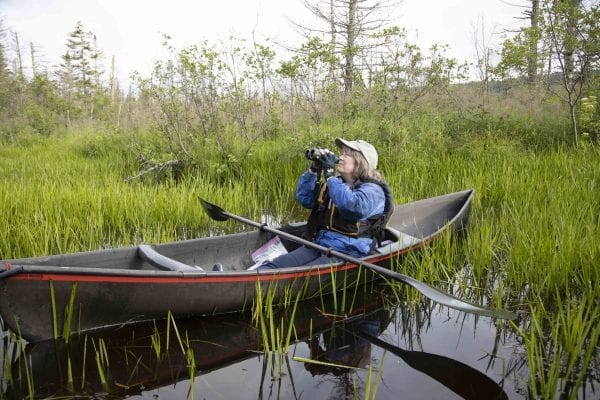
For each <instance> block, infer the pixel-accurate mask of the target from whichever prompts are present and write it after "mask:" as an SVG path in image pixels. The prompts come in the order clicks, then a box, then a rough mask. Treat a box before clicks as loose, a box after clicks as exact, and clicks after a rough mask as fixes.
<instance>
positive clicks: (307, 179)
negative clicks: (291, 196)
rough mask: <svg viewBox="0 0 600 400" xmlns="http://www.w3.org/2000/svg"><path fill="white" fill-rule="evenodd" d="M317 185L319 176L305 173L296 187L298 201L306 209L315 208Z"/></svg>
mask: <svg viewBox="0 0 600 400" xmlns="http://www.w3.org/2000/svg"><path fill="white" fill-rule="evenodd" d="M316 184H317V174H313V173H311V172H310V171H305V172H304V173H303V174H302V175H300V178H298V184H297V185H296V200H298V202H299V203H300V204H301V205H302V207H304V208H313V205H314V202H315V185H316Z"/></svg>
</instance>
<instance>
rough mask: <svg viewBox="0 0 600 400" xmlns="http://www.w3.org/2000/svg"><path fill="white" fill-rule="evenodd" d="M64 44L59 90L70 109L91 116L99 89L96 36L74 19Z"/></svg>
mask: <svg viewBox="0 0 600 400" xmlns="http://www.w3.org/2000/svg"><path fill="white" fill-rule="evenodd" d="M66 46H67V51H66V52H65V54H64V55H63V56H62V59H63V63H62V64H61V66H60V69H59V71H58V76H59V79H60V88H61V91H62V93H63V95H64V96H65V99H66V101H67V104H69V105H70V107H71V108H72V111H77V112H79V111H83V112H85V113H86V114H89V115H90V116H91V117H94V104H95V97H96V95H98V94H99V93H101V91H102V87H101V76H102V72H101V70H100V66H99V62H100V59H101V56H102V53H101V52H100V51H99V50H98V49H97V47H96V36H95V35H94V34H93V33H92V32H90V31H86V30H85V29H84V28H83V25H82V23H81V21H78V22H77V24H76V25H75V29H74V30H73V31H72V32H71V33H70V34H69V37H68V38H67V44H66Z"/></svg>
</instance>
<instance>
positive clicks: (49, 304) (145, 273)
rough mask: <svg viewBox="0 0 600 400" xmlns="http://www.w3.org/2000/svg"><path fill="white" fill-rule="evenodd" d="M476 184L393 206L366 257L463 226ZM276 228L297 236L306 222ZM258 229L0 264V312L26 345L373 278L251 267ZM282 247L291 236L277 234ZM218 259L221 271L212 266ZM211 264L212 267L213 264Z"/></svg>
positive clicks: (323, 269)
mask: <svg viewBox="0 0 600 400" xmlns="http://www.w3.org/2000/svg"><path fill="white" fill-rule="evenodd" d="M473 196H474V191H473V190H470V189H469V190H464V191H460V192H456V193H451V194H446V195H442V196H437V197H433V198H429V199H423V200H418V201H415V202H412V203H407V204H403V205H397V206H396V208H395V210H394V214H393V215H392V217H391V218H390V221H389V223H388V228H387V229H386V237H385V240H384V241H383V242H382V245H381V246H380V247H379V248H378V249H376V250H375V251H374V252H373V253H372V254H371V255H369V256H368V257H365V258H364V260H365V261H367V262H369V263H372V264H376V265H377V266H380V267H384V268H392V267H393V268H394V269H397V268H398V266H399V264H398V263H399V262H401V260H402V257H403V256H404V255H405V254H406V253H408V252H412V251H415V250H418V249H420V248H422V247H424V246H426V245H428V244H429V243H431V242H432V241H433V240H434V239H436V238H437V237H439V236H440V235H441V234H442V233H444V232H446V231H450V232H454V231H460V230H462V229H464V227H465V226H466V224H467V221H468V218H469V213H470V209H471V203H472V199H473ZM280 230H281V231H283V232H287V233H290V234H294V235H300V234H301V232H302V231H303V230H304V224H301V223H300V224H290V225H286V226H283V227H281V228H280ZM273 239H274V235H273V233H272V232H269V231H265V230H264V229H263V230H261V229H257V230H253V231H248V232H242V233H235V234H230V235H221V236H211V237H206V238H198V239H192V240H185V241H177V242H172V243H163V244H156V245H140V246H131V247H124V248H117V249H103V250H97V251H90V252H81V253H71V254H61V255H51V256H44V257H33V258H24V259H15V260H4V261H1V262H0V265H3V267H4V270H3V271H2V272H0V314H1V316H2V319H3V321H4V324H5V326H7V327H8V328H10V329H11V330H12V331H13V332H16V333H17V334H19V335H21V337H23V338H24V339H26V340H27V341H29V342H36V341H41V340H46V339H50V338H57V337H61V336H62V337H68V336H69V335H70V334H72V333H75V332H83V331H90V330H94V329H100V328H104V327H107V326H114V325H122V324H126V323H133V322H141V321H149V320H156V319H164V318H166V317H167V316H168V315H173V316H176V317H184V316H202V315H217V314H224V313H231V312H239V311H244V310H250V309H251V307H252V304H253V303H254V301H255V299H257V296H258V294H261V295H262V296H264V295H265V294H266V293H269V295H270V296H272V300H271V301H272V302H273V304H277V303H278V302H280V301H292V300H294V301H295V300H305V299H309V298H313V297H315V296H318V295H320V294H323V293H329V292H335V291H340V290H345V289H348V288H351V289H352V290H357V288H358V287H359V285H360V284H364V283H365V282H369V281H371V280H373V279H375V278H377V277H378V275H377V274H375V273H373V272H372V271H370V270H368V269H366V268H363V267H362V266H360V265H359V264H357V263H351V262H340V263H337V264H332V265H330V264H327V265H319V266H310V267H295V268H286V269H281V270H267V271H264V270H252V269H248V267H250V266H252V265H253V264H254V263H255V261H254V260H253V258H252V254H255V253H256V252H257V250H258V249H262V248H264V247H266V246H265V245H266V244H268V243H272V241H273ZM281 243H282V245H283V246H284V247H285V248H286V249H287V250H292V249H293V248H294V247H295V246H297V244H296V243H294V242H292V241H289V240H281ZM214 266H218V268H214ZM213 268H214V269H217V270H213Z"/></svg>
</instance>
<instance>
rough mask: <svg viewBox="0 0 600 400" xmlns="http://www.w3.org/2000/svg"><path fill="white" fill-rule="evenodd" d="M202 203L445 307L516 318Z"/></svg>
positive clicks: (213, 215) (211, 214)
mask: <svg viewBox="0 0 600 400" xmlns="http://www.w3.org/2000/svg"><path fill="white" fill-rule="evenodd" d="M202 204H203V206H204V208H205V210H206V211H207V212H208V213H209V215H210V216H211V217H212V218H214V219H219V217H221V219H223V218H222V217H227V218H230V219H233V220H236V221H239V222H241V223H243V224H246V225H250V226H254V227H256V228H259V229H261V230H263V231H266V232H270V233H273V234H275V235H277V236H279V237H282V238H284V239H288V240H290V241H293V242H296V243H299V244H301V245H304V246H306V247H311V248H313V249H315V250H319V251H321V252H323V253H324V254H326V255H328V256H330V257H336V258H339V259H340V260H344V261H347V262H350V263H353V264H357V265H360V266H362V267H364V268H367V269H369V270H371V271H374V272H376V273H378V274H380V275H382V276H384V277H386V278H389V279H393V280H397V281H401V282H403V283H406V284H408V285H410V286H412V287H413V288H415V289H417V290H418V291H419V292H421V293H422V294H423V295H425V296H426V297H428V298H429V299H431V300H433V301H435V302H437V303H440V304H443V305H445V306H447V307H450V308H454V309H457V310H460V311H466V312H470V313H475V314H478V315H484V316H489V317H494V318H501V319H515V318H516V315H514V314H513V313H512V312H510V311H506V310H495V309H489V308H486V307H482V306H479V305H476V304H471V303H468V302H466V301H464V300H461V299H459V298H458V297H455V296H452V295H450V294H448V293H444V292H442V291H441V290H439V289H437V288H435V287H433V286H429V285H427V284H426V283H423V282H421V281H419V280H417V279H415V278H412V277H410V276H407V275H403V274H400V273H398V272H394V271H392V270H389V269H387V268H383V267H380V266H379V265H375V264H371V263H369V262H366V261H363V260H360V259H358V258H354V257H352V256H350V255H348V254H344V253H341V252H339V251H336V250H333V249H330V248H327V247H324V246H321V245H319V244H317V243H314V242H311V241H309V240H306V239H303V238H300V237H298V236H296V235H292V234H290V233H287V232H284V231H281V230H279V229H275V228H272V227H270V226H268V225H267V224H261V223H259V222H256V221H252V220H250V219H247V218H244V217H240V216H239V215H235V214H232V213H230V212H228V211H225V210H223V209H221V208H220V207H218V206H215V205H214V204H211V203H208V202H207V201H204V200H202ZM215 211H216V212H218V213H219V216H216V215H215V214H214V213H215Z"/></svg>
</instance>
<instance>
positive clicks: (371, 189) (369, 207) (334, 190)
mask: <svg viewBox="0 0 600 400" xmlns="http://www.w3.org/2000/svg"><path fill="white" fill-rule="evenodd" d="M316 184H317V175H316V174H314V173H311V172H310V171H306V172H304V173H303V174H302V175H301V176H300V178H299V179H298V185H297V186H296V200H298V202H299V203H300V204H302V207H304V208H309V209H312V208H313V206H314V202H315V185H316ZM327 191H328V192H329V198H330V199H331V201H332V202H333V203H334V204H335V206H336V207H337V208H338V210H339V211H340V212H341V213H343V214H344V215H345V216H346V217H348V216H350V218H352V219H355V220H356V221H363V220H366V219H367V218H369V217H371V216H373V215H377V214H381V213H383V211H384V206H385V194H384V193H383V189H382V188H381V187H380V186H379V185H378V184H376V183H369V182H366V183H363V184H361V185H360V187H359V188H354V187H353V186H351V185H349V184H348V183H346V182H344V180H343V179H342V178H341V177H339V176H335V177H331V178H329V179H327ZM314 242H315V243H317V244H319V245H321V246H324V247H328V248H332V249H334V250H337V251H339V252H341V253H345V254H348V255H350V256H353V257H364V256H366V255H368V254H369V252H370V251H371V243H372V239H370V238H366V237H362V238H361V237H359V238H354V237H350V236H347V235H344V234H343V233H339V232H334V231H330V230H326V229H323V230H320V231H319V232H317V235H316V237H315V240H314Z"/></svg>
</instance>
